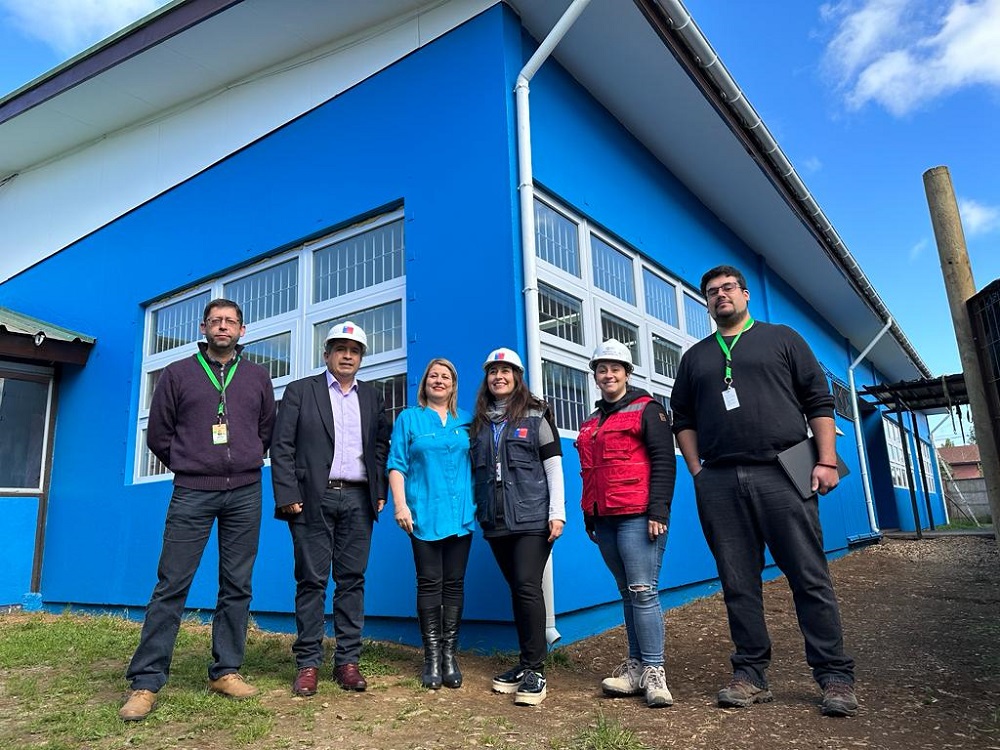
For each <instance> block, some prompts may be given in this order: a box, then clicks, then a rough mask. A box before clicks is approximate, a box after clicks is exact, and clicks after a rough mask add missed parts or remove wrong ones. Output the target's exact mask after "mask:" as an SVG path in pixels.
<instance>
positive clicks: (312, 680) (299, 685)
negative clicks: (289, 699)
mask: <svg viewBox="0 0 1000 750" xmlns="http://www.w3.org/2000/svg"><path fill="white" fill-rule="evenodd" d="M318 681H319V670H318V669H317V668H316V667H302V669H300V670H299V673H298V674H297V675H295V682H293V683H292V695H301V696H303V697H308V696H310V695H316V683H317V682H318Z"/></svg>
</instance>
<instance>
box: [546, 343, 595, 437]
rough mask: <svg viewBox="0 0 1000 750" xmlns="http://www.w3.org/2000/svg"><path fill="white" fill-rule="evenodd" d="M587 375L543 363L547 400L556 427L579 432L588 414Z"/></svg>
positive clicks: (550, 363) (560, 366)
mask: <svg viewBox="0 0 1000 750" xmlns="http://www.w3.org/2000/svg"><path fill="white" fill-rule="evenodd" d="M587 380H588V378H587V374H586V373H584V372H581V371H580V370H574V369H572V368H569V367H565V366H564V365H559V364H556V363H555V362H546V361H544V360H543V361H542V383H543V387H544V389H545V400H546V401H548V403H549V405H550V406H551V407H552V413H553V414H554V415H555V418H556V425H557V426H558V427H559V428H560V429H563V430H579V429H580V425H581V424H583V420H584V419H585V418H586V417H587V413H588V403H587V401H588V398H587Z"/></svg>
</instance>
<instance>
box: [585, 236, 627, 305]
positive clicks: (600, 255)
mask: <svg viewBox="0 0 1000 750" xmlns="http://www.w3.org/2000/svg"><path fill="white" fill-rule="evenodd" d="M590 245H591V250H592V252H593V259H594V284H595V285H596V286H597V287H598V288H599V289H603V290H604V291H606V292H608V293H609V294H613V295H615V296H616V297H617V298H618V299H620V300H621V301H622V302H627V303H628V304H630V305H634V304H635V279H634V278H633V276H632V259H631V258H630V257H629V256H627V255H626V254H625V253H623V252H620V251H618V250H616V249H615V248H613V247H611V245H609V244H608V243H607V242H605V241H604V240H602V239H600V238H599V237H597V236H596V235H591V236H590Z"/></svg>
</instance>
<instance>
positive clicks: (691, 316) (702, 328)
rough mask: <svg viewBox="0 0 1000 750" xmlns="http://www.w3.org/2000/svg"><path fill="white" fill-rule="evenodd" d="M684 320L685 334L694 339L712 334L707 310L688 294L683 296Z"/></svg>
mask: <svg viewBox="0 0 1000 750" xmlns="http://www.w3.org/2000/svg"><path fill="white" fill-rule="evenodd" d="M684 319H685V320H686V321H687V332H688V333H689V334H690V335H692V336H694V337H695V338H696V339H703V338H705V337H706V336H708V335H709V334H711V333H712V324H711V323H710V322H709V317H708V308H707V307H705V305H703V304H702V303H701V302H699V301H698V300H696V299H695V298H694V297H692V296H691V295H689V294H685V295H684Z"/></svg>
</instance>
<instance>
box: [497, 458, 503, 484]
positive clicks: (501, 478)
mask: <svg viewBox="0 0 1000 750" xmlns="http://www.w3.org/2000/svg"><path fill="white" fill-rule="evenodd" d="M502 481H503V472H502V471H501V470H500V462H499V461H497V483H498V484H499V483H500V482H502Z"/></svg>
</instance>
